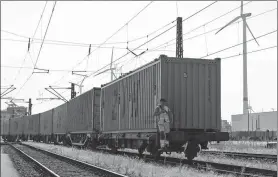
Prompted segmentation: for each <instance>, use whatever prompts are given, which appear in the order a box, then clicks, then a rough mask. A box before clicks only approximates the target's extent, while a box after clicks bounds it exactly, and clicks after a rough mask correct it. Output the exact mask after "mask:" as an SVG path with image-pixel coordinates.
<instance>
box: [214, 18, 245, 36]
mask: <svg viewBox="0 0 278 177" xmlns="http://www.w3.org/2000/svg"><path fill="white" fill-rule="evenodd" d="M240 18H241V16H238V17H236V18H234V19H233V20H232V21H230V22H229V23H228V24H227V25H225V26H224V27H222V28H221V29H220V30H219V31H217V32H216V33H215V34H217V33H219V32H220V31H221V30H223V29H224V28H226V27H227V26H229V25H230V24H232V23H234V22H235V21H237V20H238V19H240Z"/></svg>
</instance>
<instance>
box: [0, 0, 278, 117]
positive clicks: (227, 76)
mask: <svg viewBox="0 0 278 177" xmlns="http://www.w3.org/2000/svg"><path fill="white" fill-rule="evenodd" d="M212 2H213V1H178V2H176V1H154V2H152V3H150V1H118V2H117V1H114V2H108V1H79V2H77V1H68V2H66V1H58V2H57V3H56V6H55V9H54V11H53V14H52V17H51V13H52V9H53V6H54V2H53V1H49V2H47V3H46V2H44V1H21V2H20V1H18V2H16V1H11V2H8V1H5V2H3V1H1V87H6V86H9V85H14V87H16V90H14V91H13V92H11V93H9V94H8V95H6V97H12V98H16V99H24V100H25V101H27V100H28V99H29V98H31V99H32V103H33V108H32V113H33V114H36V113H40V112H44V111H47V110H49V109H52V108H54V107H57V106H58V105H61V104H63V103H64V102H63V101H61V100H43V101H42V100H36V99H37V98H53V97H54V96H53V95H51V94H50V93H49V92H47V91H46V90H45V88H46V87H49V86H56V87H70V82H74V83H80V82H81V80H82V79H83V77H82V76H78V75H72V72H71V71H72V70H74V71H87V72H86V73H85V74H87V75H92V76H90V77H88V78H86V79H85V80H84V82H83V85H84V87H83V88H82V92H84V91H87V90H90V89H92V88H93V87H100V85H101V84H104V83H107V82H109V81H110V73H109V72H106V73H103V74H100V75H98V76H94V75H95V74H94V73H95V71H97V70H98V69H101V68H102V67H104V66H106V65H107V64H109V63H110V60H111V54H112V48H113V47H114V50H113V59H114V60H116V59H118V58H120V57H121V56H123V55H124V54H126V53H127V50H126V47H128V48H129V49H135V48H137V47H138V46H140V45H141V44H144V43H146V42H147V41H148V40H151V39H152V38H154V37H156V36H157V35H159V34H161V33H162V32H163V31H165V30H167V29H168V28H170V27H171V26H173V25H174V24H175V23H171V22H173V21H174V20H175V19H176V18H177V17H178V16H179V17H182V18H183V19H186V18H187V17H189V16H191V15H192V14H194V13H195V12H197V11H199V10H200V9H202V8H204V7H206V6H207V5H209V4H211V3H212ZM246 3H247V4H246ZM148 4H149V5H148ZM244 4H246V5H245V6H244V13H252V16H251V17H249V18H247V23H248V25H249V27H250V28H251V30H252V32H253V34H254V36H256V37H257V36H262V35H264V34H267V33H270V32H272V33H270V34H269V35H266V36H264V37H261V38H259V39H257V40H258V42H259V46H258V45H257V44H256V43H255V41H250V42H248V43H247V47H248V49H247V51H248V52H252V51H257V50H261V49H265V48H269V47H273V46H277V31H276V30H277V2H276V1H252V2H249V1H244ZM147 5H148V6H147ZM146 6H147V8H145V10H143V11H142V12H141V13H140V14H139V15H138V16H136V17H135V18H134V19H133V20H132V21H130V22H129V23H127V22H128V21H129V20H130V19H131V18H132V17H133V16H135V15H136V14H137V13H138V12H139V11H141V10H142V9H143V8H144V7H146ZM239 6H240V1H218V2H217V3H214V4H213V5H211V6H210V7H209V8H207V9H205V10H203V11H202V12H200V13H198V14H197V15H194V16H193V17H191V18H189V19H188V20H185V21H184V22H183V33H184V34H185V35H184V36H183V39H184V42H183V48H184V53H183V56H184V58H201V57H204V56H207V57H205V58H206V59H214V58H217V57H220V58H226V57H229V56H234V55H237V54H240V53H242V45H238V46H237V47H233V48H231V49H228V50H224V51H222V52H219V53H216V54H213V53H214V52H217V51H219V50H221V49H225V48H228V47H230V46H233V45H236V44H239V43H242V22H241V20H239V22H238V21H237V22H235V23H234V24H233V25H231V26H229V27H227V28H225V29H224V30H223V31H221V32H220V33H218V34H217V35H215V32H216V30H215V31H212V32H209V31H211V30H213V29H217V28H220V27H222V26H224V25H225V24H227V23H228V22H229V21H231V20H232V19H233V18H235V17H237V16H239V14H240V9H236V10H234V11H232V12H231V13H228V14H227V15H224V16H222V17H220V18H218V19H217V20H215V21H212V22H211V23H208V24H207V22H210V21H211V20H213V19H215V18H217V17H219V16H221V15H222V14H225V13H227V12H229V11H231V10H233V9H235V8H237V7H239ZM44 7H45V11H44V13H43V16H42V12H43V9H44ZM264 12H265V13H264ZM41 17H42V18H41ZM50 17H51V21H50V23H49V19H50ZM40 18H41V21H40V23H39V20H40ZM38 23H39V25H38ZM48 23H49V26H48ZM167 24H168V25H167ZM47 27H48V28H47ZM121 27H123V28H121ZM162 27H163V28H162ZM197 27H200V28H197ZM36 28H37V30H36ZM120 28H121V30H119V31H118V29H120ZM196 28H197V29H196ZM46 29H48V30H46ZM158 29H160V30H158ZM194 29H196V30H194ZM157 30H158V31H157ZM35 31H36V33H35ZM46 31H47V33H46ZM116 31H118V32H117V33H116V34H115V35H114V36H113V37H112V38H111V39H109V40H108V41H107V43H106V44H104V45H101V46H100V44H102V43H104V42H105V41H106V40H107V39H108V38H109V37H110V36H112V35H113V34H114V33H115V32H116ZM155 31H156V32H155ZM152 32H155V33H152ZM205 32H208V33H206V34H205V35H200V34H203V33H205ZM45 33H46V35H45ZM33 36H34V40H32V39H33ZM44 36H45V41H44V44H43V45H42V48H41V50H40V47H41V41H42V39H43V38H44ZM175 36H176V28H175V27H174V28H173V29H171V30H169V31H167V32H165V33H163V34H162V35H160V36H159V37H157V38H155V39H153V40H152V41H150V42H149V43H147V44H146V45H143V46H142V47H140V48H139V49H140V50H139V49H138V50H135V53H137V54H139V53H141V52H143V51H145V50H147V49H148V52H146V53H145V54H144V55H142V56H140V57H137V58H135V57H134V55H132V54H128V55H126V56H125V57H123V58H121V59H119V60H117V61H116V62H115V63H114V64H113V67H116V68H117V70H116V71H115V73H116V75H117V76H118V75H119V73H121V72H123V73H124V72H128V71H131V70H133V69H135V68H137V67H139V66H141V65H144V64H146V63H148V62H150V61H153V60H154V59H155V58H157V57H159V55H161V54H165V55H167V56H169V57H173V56H175ZM195 36H196V37H195ZM29 38H30V39H31V41H32V43H31V45H30V49H29V52H28V40H29ZM135 39H137V40H135ZM172 39H174V40H172ZM250 39H252V36H251V34H250V33H249V32H248V31H247V40H250ZM171 40H172V41H171ZM57 41H58V42H57ZM128 41H129V42H128ZM168 41H171V42H169V43H167V42H168ZM127 42H128V43H127ZM90 44H91V52H92V53H91V55H89V56H88V52H89V45H90ZM162 44H163V45H162ZM97 46H100V47H99V48H96V47H97ZM152 49H157V50H152ZM39 51H40V54H39ZM38 54H39V55H38ZM210 54H212V55H210ZM38 56H39V57H38ZM36 60H37V64H36V68H40V69H49V70H50V71H49V73H34V74H32V72H33V67H34V63H35V62H36ZM247 60H248V96H249V100H250V105H251V106H252V108H253V110H254V111H255V112H260V111H272V108H274V110H277V48H276V47H274V48H270V49H266V50H261V51H258V52H252V53H250V54H248V56H247ZM242 61H243V60H242V55H239V56H235V57H231V58H226V59H222V62H221V115H222V119H225V120H228V121H230V120H231V115H234V114H241V113H242V111H243V102H242V100H243V66H242V65H243V62H242ZM78 63H80V64H79V65H77V64H78ZM20 67H22V68H21V69H20ZM107 68H108V67H106V68H104V69H103V70H105V69H107ZM103 70H101V71H103ZM36 71H38V70H36ZM82 74H84V73H82ZM30 76H31V77H30ZM28 78H29V79H28ZM27 79H28V80H27ZM26 80H27V82H26ZM25 82H26V83H25ZM24 83H25V84H24ZM76 90H77V92H79V89H78V88H76ZM2 91H4V90H1V92H2ZM58 91H59V93H61V94H62V95H63V96H64V97H65V98H66V99H68V100H69V99H70V90H58ZM78 94H79V93H78ZM6 101H7V100H1V109H5V108H6V107H7V105H6V104H5V102H6ZM16 103H17V104H18V105H23V106H27V104H26V103H21V102H20V101H18V102H16Z"/></svg>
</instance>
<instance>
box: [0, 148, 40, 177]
mask: <svg viewBox="0 0 278 177" xmlns="http://www.w3.org/2000/svg"><path fill="white" fill-rule="evenodd" d="M1 151H2V152H3V153H5V154H9V157H10V158H11V160H12V162H13V165H14V167H15V169H16V170H17V171H18V173H19V174H20V176H21V177H31V176H32V177H45V176H44V175H43V174H42V173H41V172H40V171H39V170H38V169H37V168H36V165H35V164H34V163H32V162H29V161H26V160H25V159H23V158H22V156H20V155H19V154H18V153H17V152H16V151H15V150H14V149H13V148H11V147H10V146H2V147H1ZM2 170H3V169H2Z"/></svg>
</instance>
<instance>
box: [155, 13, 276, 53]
mask: <svg viewBox="0 0 278 177" xmlns="http://www.w3.org/2000/svg"><path fill="white" fill-rule="evenodd" d="M274 10H277V8H274V9H270V10H267V11H264V12H262V13H259V14H257V15H254V16H251V17H250V18H248V20H250V19H253V18H255V17H258V16H261V15H264V14H266V13H269V12H272V11H274ZM239 22H242V20H240V21H239ZM235 24H236V23H233V24H231V25H235ZM203 26H204V24H203V25H201V26H199V27H197V28H194V29H193V30H191V31H189V32H186V33H184V34H183V35H184V36H185V35H187V34H189V33H191V32H193V31H195V30H196V29H198V28H200V27H203ZM219 29H221V27H218V28H214V29H212V30H209V31H206V32H204V33H201V34H197V35H195V36H192V37H189V38H185V39H183V41H186V40H191V39H193V38H196V37H200V36H202V35H205V34H208V33H211V32H214V31H216V30H219ZM172 41H175V39H171V40H169V41H167V42H165V43H163V44H160V45H159V46H157V47H154V48H153V49H151V50H158V49H159V48H162V47H168V46H171V45H175V44H176V42H174V43H172V44H168V43H170V42H172ZM165 44H167V45H166V46H165Z"/></svg>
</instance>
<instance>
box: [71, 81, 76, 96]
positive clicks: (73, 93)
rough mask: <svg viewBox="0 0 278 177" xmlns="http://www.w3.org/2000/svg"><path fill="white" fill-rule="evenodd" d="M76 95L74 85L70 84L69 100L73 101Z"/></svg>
mask: <svg viewBox="0 0 278 177" xmlns="http://www.w3.org/2000/svg"><path fill="white" fill-rule="evenodd" d="M75 95H76V92H75V91H74V84H73V83H71V99H73V98H74V97H75Z"/></svg>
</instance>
